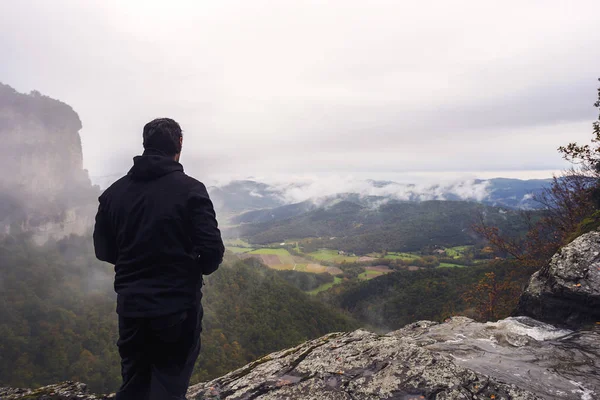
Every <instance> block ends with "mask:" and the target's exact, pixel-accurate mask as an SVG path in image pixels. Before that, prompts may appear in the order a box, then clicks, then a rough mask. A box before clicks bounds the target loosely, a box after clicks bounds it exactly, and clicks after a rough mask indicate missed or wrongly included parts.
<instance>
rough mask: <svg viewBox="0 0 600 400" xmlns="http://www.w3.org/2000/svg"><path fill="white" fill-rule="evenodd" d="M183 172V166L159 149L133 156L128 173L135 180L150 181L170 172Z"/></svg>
mask: <svg viewBox="0 0 600 400" xmlns="http://www.w3.org/2000/svg"><path fill="white" fill-rule="evenodd" d="M177 171H180V172H183V166H182V165H181V164H180V163H178V162H177V161H175V160H173V158H171V157H168V156H167V155H165V154H164V153H161V152H160V151H152V150H146V151H144V154H142V155H141V156H136V157H134V158H133V167H131V169H130V170H129V172H128V173H127V175H129V176H130V177H131V178H132V179H133V180H136V181H151V180H154V179H158V178H160V177H161V176H164V175H167V174H170V173H172V172H177Z"/></svg>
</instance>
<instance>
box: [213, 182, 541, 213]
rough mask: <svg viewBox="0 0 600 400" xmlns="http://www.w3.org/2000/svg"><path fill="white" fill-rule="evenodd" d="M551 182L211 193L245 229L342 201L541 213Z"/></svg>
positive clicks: (218, 189)
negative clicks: (475, 205)
mask: <svg viewBox="0 0 600 400" xmlns="http://www.w3.org/2000/svg"><path fill="white" fill-rule="evenodd" d="M550 182H551V179H531V180H520V179H507V178H494V179H489V180H483V179H475V180H466V181H457V182H453V183H446V184H434V185H416V184H400V183H396V182H392V181H375V180H366V181H357V182H356V184H355V185H352V184H351V185H349V187H343V188H342V189H341V190H340V191H335V189H332V190H329V193H322V194H316V195H311V193H313V192H315V190H313V188H312V187H311V183H308V184H307V183H293V182H292V183H289V184H286V185H277V184H267V183H264V182H257V181H252V180H245V181H232V182H230V183H228V184H226V185H222V186H213V187H211V188H209V191H210V193H211V197H212V198H213V201H214V203H215V206H216V207H217V210H218V211H221V212H224V213H227V214H237V216H236V217H235V218H233V219H232V222H233V223H235V224H242V223H256V222H266V221H269V220H278V219H285V218H290V217H293V216H297V215H300V214H301V213H303V212H307V211H311V210H314V209H316V208H318V207H321V206H326V205H328V204H331V203H334V202H336V201H340V200H348V201H352V202H354V203H357V204H360V205H364V206H367V207H373V206H378V205H380V204H383V203H386V202H392V203H393V202H406V201H408V202H419V201H427V200H451V201H461V200H462V201H475V202H479V203H482V204H486V205H491V206H499V207H507V208H511V209H538V208H540V205H539V204H538V203H537V202H536V201H535V195H536V194H539V193H540V192H541V191H542V190H544V188H546V187H548V186H549V184H550ZM346 186H348V185H346ZM243 213H246V214H243ZM240 214H242V215H240Z"/></svg>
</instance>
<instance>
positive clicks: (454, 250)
mask: <svg viewBox="0 0 600 400" xmlns="http://www.w3.org/2000/svg"><path fill="white" fill-rule="evenodd" d="M471 247H473V246H456V247H448V248H447V249H444V250H445V251H446V254H447V255H448V257H453V258H460V257H462V256H463V254H464V253H465V251H466V250H468V249H470V248H471Z"/></svg>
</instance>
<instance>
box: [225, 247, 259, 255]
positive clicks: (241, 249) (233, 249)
mask: <svg viewBox="0 0 600 400" xmlns="http://www.w3.org/2000/svg"><path fill="white" fill-rule="evenodd" d="M226 248H227V250H229V251H231V252H234V253H236V254H243V253H247V252H249V251H252V250H253V249H252V248H251V247H237V246H227V247H226Z"/></svg>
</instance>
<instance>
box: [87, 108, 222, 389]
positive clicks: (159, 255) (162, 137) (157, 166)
mask: <svg viewBox="0 0 600 400" xmlns="http://www.w3.org/2000/svg"><path fill="white" fill-rule="evenodd" d="M143 140H144V153H143V155H141V156H137V157H135V158H134V159H133V167H132V168H131V170H130V171H129V173H128V174H127V175H126V176H124V177H123V178H121V179H120V180H118V181H117V182H115V183H114V184H113V185H112V186H111V187H109V188H108V189H107V190H106V191H105V192H104V193H103V194H102V195H101V196H100V198H99V202H100V205H99V207H98V214H97V215H96V226H95V229H94V246H95V249H96V256H97V257H98V258H99V259H100V260H102V261H106V262H109V263H111V264H114V265H115V291H116V292H117V314H118V315H119V341H118V343H117V346H118V348H119V354H120V355H121V373H122V376H123V384H122V386H121V388H120V389H119V391H118V392H117V397H116V399H117V400H129V399H135V400H143V399H150V400H159V399H160V400H170V399H173V400H175V399H185V393H186V391H187V388H188V385H189V381H190V377H191V374H192V369H193V367H194V363H195V361H196V359H197V358H198V353H199V351H200V332H201V330H202V326H201V322H202V315H203V313H202V305H201V304H200V300H201V298H202V293H201V287H202V275H209V274H211V273H213V272H214V271H215V270H216V269H217V268H218V267H219V264H220V263H221V261H222V260H223V253H224V247H223V242H222V240H221V233H220V231H219V228H218V225H217V220H216V216H215V212H214V209H213V205H212V203H211V201H210V199H209V197H208V193H207V192H206V188H205V186H204V185H203V184H202V183H200V182H198V181H197V180H195V179H194V178H191V177H189V176H187V175H186V174H184V172H183V167H182V166H181V164H180V163H179V157H180V155H181V148H182V144H183V136H182V133H181V128H180V126H179V124H178V123H177V122H175V121H173V120H172V119H169V118H159V119H155V120H153V121H151V122H149V123H148V124H146V126H144V131H143Z"/></svg>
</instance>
